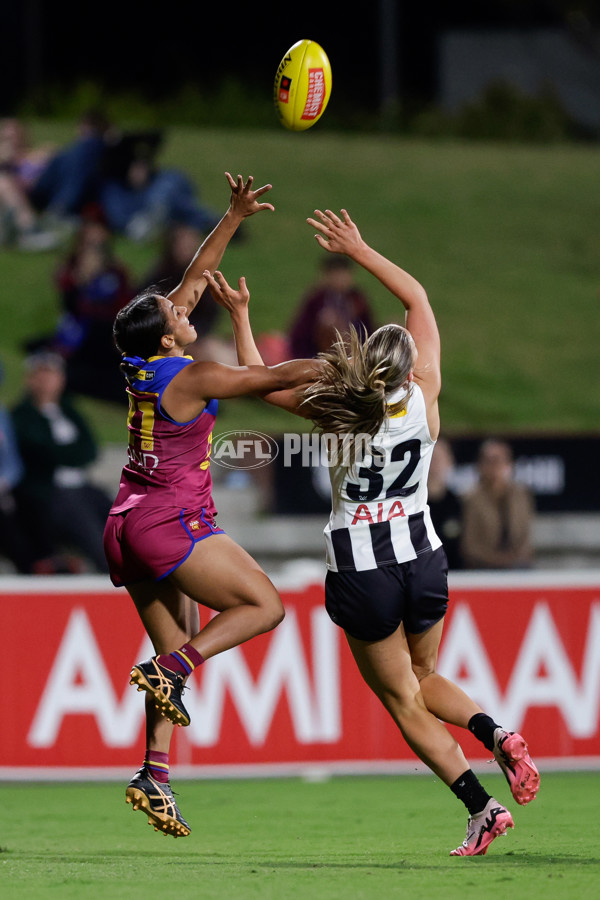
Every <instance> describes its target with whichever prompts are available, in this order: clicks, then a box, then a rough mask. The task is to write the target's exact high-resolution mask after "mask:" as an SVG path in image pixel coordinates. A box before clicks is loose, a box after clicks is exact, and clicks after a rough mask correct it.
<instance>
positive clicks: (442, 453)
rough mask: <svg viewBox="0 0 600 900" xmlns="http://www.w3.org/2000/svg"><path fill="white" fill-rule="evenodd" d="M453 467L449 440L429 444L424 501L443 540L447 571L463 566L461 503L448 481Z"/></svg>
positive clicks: (439, 439) (440, 439)
mask: <svg viewBox="0 0 600 900" xmlns="http://www.w3.org/2000/svg"><path fill="white" fill-rule="evenodd" d="M453 469H454V454H453V453H452V447H451V446H450V443H449V441H447V440H446V439H445V438H442V437H440V438H438V440H437V443H436V445H435V447H434V448H433V454H432V456H431V465H430V467H429V476H428V480H427V491H428V495H429V499H428V504H429V511H430V513H431V521H432V522H433V527H434V528H435V530H436V533H437V534H438V535H439V536H440V537H441V539H442V541H443V544H444V550H445V551H446V556H447V557H448V568H449V569H450V570H451V571H452V570H456V569H462V568H463V561H462V557H461V552H460V533H461V524H462V504H461V499H460V497H459V496H458V494H456V493H455V492H454V491H453V490H452V488H451V487H450V485H449V484H448V479H449V478H450V475H451V473H452V471H453Z"/></svg>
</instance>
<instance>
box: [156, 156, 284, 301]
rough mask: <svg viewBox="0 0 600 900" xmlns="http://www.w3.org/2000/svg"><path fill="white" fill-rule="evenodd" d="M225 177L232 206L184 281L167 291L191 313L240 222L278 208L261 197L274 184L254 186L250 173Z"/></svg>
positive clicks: (201, 249) (191, 264)
mask: <svg viewBox="0 0 600 900" xmlns="http://www.w3.org/2000/svg"><path fill="white" fill-rule="evenodd" d="M225 177H226V178H227V181H228V182H229V186H230V188H231V198H230V201H229V209H228V210H227V212H226V213H225V215H224V216H223V218H222V219H221V221H220V222H219V223H218V225H216V226H215V228H214V229H213V230H212V231H211V233H210V234H209V235H208V237H207V238H206V240H205V241H203V243H202V245H201V246H200V248H199V250H198V252H197V253H196V255H195V256H194V258H193V259H192V261H191V263H190V264H189V266H188V267H187V269H186V270H185V272H184V275H183V278H182V280H181V282H180V283H179V284H178V285H177V287H176V288H174V289H173V290H172V291H171V293H170V294H169V295H168V297H169V299H170V300H172V301H173V303H174V304H175V305H176V306H185V307H186V308H187V311H188V314H189V313H190V312H191V311H192V309H193V308H194V307H195V306H196V304H197V303H198V300H199V299H200V297H201V296H202V294H203V293H204V289H205V288H206V278H205V276H204V272H205V271H206V270H208V271H210V272H214V270H215V269H216V268H217V266H218V265H219V263H220V262H221V259H222V257H223V253H224V252H225V250H226V248H227V245H228V244H229V241H230V240H231V238H232V237H233V235H234V234H235V232H236V231H237V229H238V228H239V226H240V224H241V222H242V221H243V220H244V219H247V218H248V217H249V216H252V215H254V214H255V213H257V212H262V211H264V210H269V211H271V212H273V211H274V209H275V207H274V206H273V204H272V203H267V202H266V201H261V197H263V196H264V194H266V193H267V191H270V190H271V187H272V185H270V184H265V185H263V186H262V187H260V188H257V189H256V190H255V189H254V188H253V184H254V177H253V176H252V175H249V176H248V180H247V181H244V179H243V178H242V176H241V175H238V176H237V178H236V179H234V178H233V177H232V176H231V175H230V173H229V172H226V173H225Z"/></svg>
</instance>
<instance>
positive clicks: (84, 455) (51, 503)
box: [12, 353, 111, 572]
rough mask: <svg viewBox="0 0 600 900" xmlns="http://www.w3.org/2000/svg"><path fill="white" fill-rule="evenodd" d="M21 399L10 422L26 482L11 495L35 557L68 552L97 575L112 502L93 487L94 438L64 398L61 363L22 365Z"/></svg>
mask: <svg viewBox="0 0 600 900" xmlns="http://www.w3.org/2000/svg"><path fill="white" fill-rule="evenodd" d="M26 367H27V374H26V379H25V394H24V396H23V398H22V400H21V401H20V403H19V404H18V405H17V406H16V407H15V408H14V409H13V411H12V418H13V424H14V428H15V433H16V436H17V442H18V447H19V451H20V454H21V458H22V460H23V463H24V466H25V477H24V478H23V480H22V481H21V483H20V484H19V485H18V487H17V489H16V491H15V496H16V499H17V503H18V506H19V515H20V516H21V521H23V522H26V523H28V531H29V534H30V536H31V540H32V542H33V543H34V550H35V555H36V558H38V559H42V558H48V557H53V556H56V555H58V554H60V553H61V552H62V551H64V549H65V547H66V548H72V549H74V550H75V551H77V552H79V553H80V554H82V555H83V557H84V559H85V560H87V562H88V564H90V565H91V566H93V568H94V569H95V570H97V571H99V572H105V571H107V566H106V560H105V558H104V550H103V545H102V536H103V531H104V524H105V521H106V517H107V515H108V511H109V509H110V505H111V499H110V498H109V497H107V496H106V495H105V494H104V492H103V491H102V490H100V489H99V488H98V487H96V486H95V485H93V484H92V483H91V482H90V481H89V478H88V475H87V471H86V470H87V467H88V466H89V464H90V463H92V462H93V461H94V460H95V459H96V456H97V446H96V442H95V440H94V437H93V435H92V433H91V431H90V429H89V427H88V425H87V423H86V421H85V420H84V419H83V418H82V416H81V415H80V414H79V413H78V412H77V410H76V409H75V408H74V406H73V405H72V403H71V402H70V400H69V399H68V397H67V396H66V395H65V383H66V377H65V362H64V360H63V358H62V357H61V356H58V355H57V354H52V353H39V354H36V355H34V356H32V357H30V358H29V359H28V360H27V362H26Z"/></svg>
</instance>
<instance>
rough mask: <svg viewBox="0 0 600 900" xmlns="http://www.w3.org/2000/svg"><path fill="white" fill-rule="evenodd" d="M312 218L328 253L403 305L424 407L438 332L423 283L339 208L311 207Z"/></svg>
mask: <svg viewBox="0 0 600 900" xmlns="http://www.w3.org/2000/svg"><path fill="white" fill-rule="evenodd" d="M315 215H316V216H317V217H318V218H316V219H314V218H310V219H307V221H308V224H309V225H311V226H312V227H313V228H316V229H317V234H316V235H315V237H316V239H317V242H318V243H319V244H320V245H321V247H323V249H324V250H327V251H328V252H329V253H344V254H345V255H346V256H349V257H350V258H351V259H353V260H354V261H355V262H356V263H358V265H360V266H362V267H363V268H364V269H366V270H367V272H370V273H371V274H372V275H374V276H375V278H377V279H378V280H379V281H380V282H381V283H382V284H383V286H384V287H386V288H387V289H388V290H389V291H390V292H391V293H392V294H393V295H394V296H395V297H397V298H398V299H399V300H400V302H401V303H402V305H403V306H404V309H405V311H406V313H405V321H404V325H405V327H406V329H407V330H408V331H410V333H411V335H412V337H413V340H414V342H415V344H416V347H417V350H418V353H419V355H418V359H417V362H416V365H415V370H414V378H415V381H416V382H417V383H418V384H419V385H420V387H421V388H422V390H423V393H424V395H425V399H426V401H427V404H428V407H431V406H432V405H433V404H435V403H436V401H437V397H438V395H439V392H440V387H441V371H440V335H439V331H438V327H437V323H436V321H435V316H434V314H433V310H432V309H431V306H430V305H429V300H428V298H427V294H426V292H425V289H424V288H423V286H422V285H421V284H420V283H419V282H418V281H417V280H416V278H413V276H412V275H409V273H408V272H405V271H404V269H401V268H400V266H398V265H396V264H395V263H393V262H391V260H389V259H386V257H385V256H382V255H381V253H378V252H377V251H376V250H373V248H372V247H370V246H369V245H368V244H367V243H366V242H365V241H364V240H363V238H362V237H361V234H360V232H359V230H358V228H357V227H356V225H355V224H354V222H353V221H352V219H351V218H350V216H349V214H348V212H347V211H346V210H345V209H343V210H342V211H341V217H340V216H337V215H336V214H335V213H333V212H332V211H331V210H329V209H327V210H325V212H322V211H321V210H318V209H317V210H315Z"/></svg>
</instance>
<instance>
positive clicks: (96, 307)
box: [26, 207, 216, 403]
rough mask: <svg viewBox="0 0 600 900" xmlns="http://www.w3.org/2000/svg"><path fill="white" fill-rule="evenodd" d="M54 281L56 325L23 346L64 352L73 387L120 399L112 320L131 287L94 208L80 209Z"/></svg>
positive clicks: (30, 349)
mask: <svg viewBox="0 0 600 900" xmlns="http://www.w3.org/2000/svg"><path fill="white" fill-rule="evenodd" d="M55 283H56V286H57V289H58V293H59V298H60V310H61V314H60V318H59V321H58V325H57V329H56V331H55V333H54V334H52V335H45V336H42V337H39V338H34V339H32V340H30V341H28V342H27V343H26V349H27V351H28V352H30V353H31V352H35V351H36V350H40V349H46V350H50V351H52V352H54V353H59V354H60V355H61V356H63V357H64V359H65V360H66V363H67V368H66V372H67V388H68V390H69V391H71V392H72V393H78V394H84V395H86V396H90V397H96V398H98V399H101V400H108V401H112V402H116V403H123V402H124V399H125V395H124V391H123V376H122V374H121V372H120V370H119V354H118V353H117V350H116V348H115V346H114V341H113V336H112V325H113V321H114V318H115V316H116V314H117V312H118V311H119V309H121V307H122V306H124V304H125V303H127V302H128V301H129V300H130V299H131V298H132V297H133V295H134V293H135V290H134V286H133V284H132V279H131V276H130V273H129V270H128V268H127V266H125V264H124V263H122V262H121V261H120V260H119V259H118V258H117V257H116V256H115V254H114V249H113V242H112V235H111V233H110V231H109V229H108V228H107V226H106V224H105V222H104V221H103V219H102V215H101V211H100V210H99V209H96V208H95V207H88V208H87V210H86V211H84V214H83V218H82V220H81V224H80V226H79V228H78V230H77V232H76V233H75V236H74V239H73V243H72V246H71V249H70V250H69V252H68V254H67V256H66V258H65V259H64V261H63V262H62V263H61V264H60V266H59V268H58V270H57V272H56V274H55ZM215 305H216V304H215Z"/></svg>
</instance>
